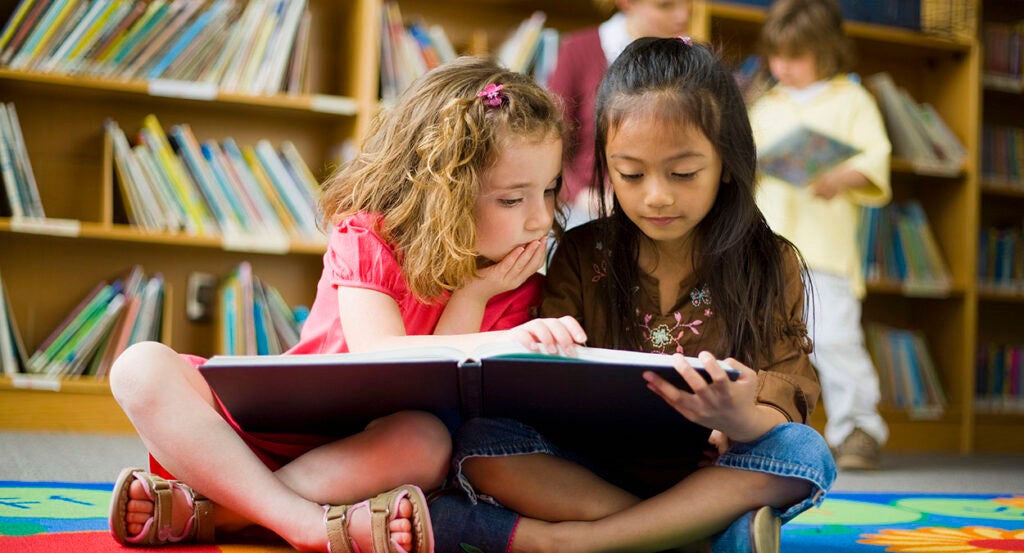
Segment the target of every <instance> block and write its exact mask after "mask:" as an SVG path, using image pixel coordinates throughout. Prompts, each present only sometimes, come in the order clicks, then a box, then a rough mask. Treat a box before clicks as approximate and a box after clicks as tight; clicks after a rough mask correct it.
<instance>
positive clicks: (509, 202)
mask: <svg viewBox="0 0 1024 553" xmlns="http://www.w3.org/2000/svg"><path fill="white" fill-rule="evenodd" d="M521 203H523V199H522V198H515V199H504V198H502V199H499V200H498V204H499V205H501V207H515V206H517V205H519V204H521Z"/></svg>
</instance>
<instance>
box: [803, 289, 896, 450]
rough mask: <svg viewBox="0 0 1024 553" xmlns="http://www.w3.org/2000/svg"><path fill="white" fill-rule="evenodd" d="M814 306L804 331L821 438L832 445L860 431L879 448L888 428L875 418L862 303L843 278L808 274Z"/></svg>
mask: <svg viewBox="0 0 1024 553" xmlns="http://www.w3.org/2000/svg"><path fill="white" fill-rule="evenodd" d="M811 282H812V285H813V288H812V290H813V294H814V296H813V304H814V305H813V308H812V309H809V310H808V313H807V329H808V331H809V332H810V335H811V339H812V340H814V353H812V354H811V363H813V364H814V367H815V368H816V369H817V370H818V378H819V379H820V380H821V396H822V402H823V403H824V406H825V414H826V415H827V418H828V421H827V422H826V424H825V440H826V441H828V443H829V445H831V446H833V447H836V446H838V445H839V444H841V443H843V440H845V439H846V437H847V436H849V435H850V433H851V432H853V429H854V428H860V429H861V430H863V431H865V432H867V433H868V434H869V435H870V436H871V437H872V438H874V439H875V440H877V441H878V443H879V444H884V443H885V441H886V440H887V439H888V437H889V427H888V426H886V424H885V421H884V420H882V417H881V415H879V414H878V400H879V396H880V395H881V393H880V392H879V389H878V373H877V372H876V371H875V366H874V364H873V363H872V362H871V357H870V356H869V355H868V351H867V349H866V348H865V347H864V331H863V330H862V329H861V326H860V313H861V303H860V300H858V299H857V297H856V296H854V294H853V292H852V290H851V289H850V282H849V280H848V279H846V278H845V277H841V276H838V275H834V274H831V273H823V272H820V271H811Z"/></svg>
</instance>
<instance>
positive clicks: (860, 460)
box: [836, 428, 882, 470]
mask: <svg viewBox="0 0 1024 553" xmlns="http://www.w3.org/2000/svg"><path fill="white" fill-rule="evenodd" d="M881 457H882V446H881V444H879V443H878V440H876V439H874V438H872V437H871V435H870V434H868V433H867V432H865V431H863V430H861V429H860V428H854V429H853V432H851V433H850V435H849V436H847V437H846V439H845V440H843V443H842V444H840V446H839V447H838V448H836V468H839V469H845V470H877V469H878V464H879V461H880V459H881Z"/></svg>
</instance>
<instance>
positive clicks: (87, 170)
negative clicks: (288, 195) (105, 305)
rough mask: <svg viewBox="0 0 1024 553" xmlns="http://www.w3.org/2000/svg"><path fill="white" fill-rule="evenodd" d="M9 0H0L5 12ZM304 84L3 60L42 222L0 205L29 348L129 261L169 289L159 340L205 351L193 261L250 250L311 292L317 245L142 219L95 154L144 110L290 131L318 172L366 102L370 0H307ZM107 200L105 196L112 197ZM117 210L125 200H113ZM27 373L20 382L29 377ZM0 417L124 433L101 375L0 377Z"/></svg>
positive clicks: (254, 134)
mask: <svg viewBox="0 0 1024 553" xmlns="http://www.w3.org/2000/svg"><path fill="white" fill-rule="evenodd" d="M17 4H18V2H16V1H0V19H3V20H4V21H6V20H7V19H8V18H9V16H10V15H11V14H12V13H13V11H14V9H15V8H16V6H17ZM308 5H309V7H310V10H311V11H312V18H311V19H312V22H311V29H310V50H311V54H310V58H309V62H308V72H309V78H308V82H309V89H308V91H306V92H303V93H301V94H274V95H263V96H257V95H246V94H237V93H225V92H223V91H220V90H217V89H216V88H211V87H209V86H200V85H190V84H187V83H185V84H183V83H175V82H164V81H142V80H114V79H103V78H97V77H82V76H68V75H56V74H43V73H34V72H31V71H21V70H12V69H7V68H2V69H0V100H3V101H6V102H13V103H14V104H15V106H16V108H17V110H18V115H19V119H20V121H21V128H22V131H23V134H24V137H25V143H26V146H27V149H28V153H29V157H30V159H31V162H32V168H33V171H34V173H35V178H36V181H37V183H38V187H39V192H40V196H41V198H42V203H43V206H44V209H45V210H46V214H47V216H48V217H49V218H50V219H47V220H45V221H26V220H17V219H10V218H0V243H2V244H3V246H2V247H0V269H2V274H3V277H4V281H5V284H6V286H7V288H8V292H9V295H10V299H11V303H12V307H13V310H14V312H15V317H16V319H17V322H18V325H19V328H18V330H19V332H20V334H21V336H22V338H23V339H24V341H25V346H26V348H27V349H28V351H29V353H31V352H32V351H35V349H36V348H37V347H38V346H39V344H40V343H41V342H42V341H43V340H44V339H45V338H46V337H47V336H48V335H49V333H50V332H51V331H52V329H53V328H55V327H56V325H57V324H58V323H60V321H61V320H62V319H63V318H64V316H65V315H66V314H67V313H68V312H69V311H70V310H71V309H72V308H74V306H75V305H76V304H77V302H78V301H79V300H80V299H81V298H82V297H83V296H84V295H85V294H86V293H87V292H88V291H89V289H90V288H92V286H93V285H94V284H95V283H96V282H99V281H100V280H104V279H109V278H112V277H114V276H115V275H116V274H117V273H118V272H120V271H122V270H124V269H126V268H127V267H129V266H130V265H133V264H139V265H142V266H143V268H144V269H145V271H146V272H147V274H153V273H156V272H159V273H161V274H162V275H163V276H164V278H165V279H166V282H167V284H168V287H169V288H172V289H174V290H176V291H177V294H176V295H174V296H173V297H171V298H170V301H169V303H168V309H167V313H166V315H165V321H164V325H165V327H166V328H168V329H170V332H168V334H167V335H166V337H165V339H164V341H165V342H167V343H168V344H169V345H171V346H172V347H173V348H175V349H176V350H178V351H182V352H190V353H196V354H199V355H212V354H213V353H215V349H214V348H215V340H214V325H213V324H212V323H193V322H190V321H189V320H188V319H187V317H186V315H185V308H184V305H185V291H186V289H187V280H188V277H189V275H190V274H191V273H193V272H196V271H199V272H206V273H212V274H216V275H225V274H227V273H228V272H230V271H231V270H232V269H233V268H234V267H235V266H236V265H237V264H238V263H240V262H242V261H249V262H251V263H252V266H253V270H254V272H255V274H256V275H257V276H259V277H260V278H261V279H262V280H264V281H265V282H266V283H268V284H270V285H272V286H274V287H275V288H277V289H278V290H279V291H280V292H281V294H282V295H283V296H284V298H285V300H286V301H288V302H289V303H290V304H292V305H307V306H308V305H311V303H312V301H313V296H314V293H315V290H316V283H317V280H318V279H319V276H320V272H321V268H322V262H321V256H322V255H323V251H324V245H323V243H320V242H294V241H293V242H291V243H290V244H288V245H287V247H286V248H284V249H280V248H279V249H278V250H279V251H266V249H265V248H264V247H262V246H261V244H260V242H259V240H258V239H254V240H252V241H251V242H248V243H238V242H237V241H235V242H228V241H225V240H224V239H223V238H221V237H217V236H189V235H186V234H178V233H167V232H162V233H152V232H143V231H142V230H140V229H139V228H137V227H134V226H130V225H128V224H126V222H125V221H124V220H123V218H122V217H119V216H118V212H119V211H118V209H117V206H116V205H115V206H114V209H111V205H110V203H111V201H112V200H111V198H116V197H118V193H117V192H116V188H117V186H116V184H115V183H114V181H113V177H112V172H111V171H110V169H109V159H108V158H107V157H105V154H104V130H103V122H104V120H105V119H107V118H112V119H114V120H116V121H117V122H118V124H119V125H120V126H121V127H122V128H123V129H125V131H126V132H127V133H129V135H131V134H132V133H134V132H135V131H136V130H138V129H139V128H140V127H141V126H142V120H143V118H144V117H145V116H146V115H147V114H150V113H152V114H155V115H156V116H157V117H158V118H159V120H160V122H161V124H162V125H163V126H164V127H165V128H168V127H169V126H170V125H173V124H178V123H187V124H189V125H190V126H191V127H192V129H193V131H194V132H195V134H196V136H197V138H198V139H200V140H205V139H215V140H221V139H224V138H228V137H231V138H234V139H235V140H236V141H237V142H238V143H239V144H240V145H253V144H255V143H256V142H257V141H258V140H260V139H267V140H269V141H270V142H271V143H272V144H274V145H275V146H278V145H279V144H280V143H281V142H283V141H285V140H288V141H291V142H292V143H294V144H295V146H296V148H297V149H298V151H299V153H300V154H301V155H302V157H303V159H304V160H305V161H306V163H307V164H308V165H309V167H310V169H311V170H312V171H313V172H314V173H315V175H316V176H317V178H323V177H324V176H326V175H327V174H328V173H329V172H330V171H331V170H332V168H333V167H335V166H336V163H337V160H338V156H339V154H338V152H339V147H340V146H341V144H342V143H343V141H345V140H355V139H357V137H358V136H359V135H360V133H361V132H362V131H363V129H364V128H365V127H367V126H368V125H369V121H370V118H371V117H372V116H373V114H374V113H375V111H376V109H377V103H378V102H377V98H376V94H377V90H376V89H377V85H376V79H377V68H376V57H375V55H374V54H375V53H376V44H377V41H378V40H379V38H378V36H377V34H376V32H377V29H378V24H377V21H378V17H379V8H380V5H379V2H377V1H362V0H360V1H354V2H335V1H334V0H310V1H309V2H308ZM116 201H117V200H114V202H115V203H116ZM122 211H123V210H122ZM26 386H28V387H26ZM0 428H2V429H44V430H72V431H98V432H130V431H131V426H130V425H129V424H128V422H127V420H126V419H125V418H124V415H123V414H121V411H120V409H119V408H118V407H117V405H116V404H115V403H114V401H113V398H112V397H111V396H110V392H109V386H108V385H107V383H106V382H105V381H96V380H89V379H85V378H82V379H77V380H71V379H67V380H63V381H59V382H58V383H57V385H50V384H47V385H40V383H39V382H31V381H27V380H24V379H14V380H11V379H9V378H7V379H0Z"/></svg>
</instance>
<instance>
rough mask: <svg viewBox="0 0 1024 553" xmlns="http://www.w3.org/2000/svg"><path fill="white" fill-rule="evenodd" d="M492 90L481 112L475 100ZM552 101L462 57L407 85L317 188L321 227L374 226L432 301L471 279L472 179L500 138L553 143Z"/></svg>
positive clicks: (492, 157)
mask: <svg viewBox="0 0 1024 553" xmlns="http://www.w3.org/2000/svg"><path fill="white" fill-rule="evenodd" d="M489 84H500V85H502V89H501V93H500V94H501V96H502V101H501V104H500V105H498V106H493V107H492V106H489V105H488V104H487V103H486V102H485V100H486V99H487V98H486V97H479V96H478V93H480V92H481V91H483V90H484V88H485V87H487V85H489ZM561 113H562V112H561V110H560V109H559V106H558V105H557V104H556V102H555V99H554V98H553V97H552V96H551V95H549V94H548V93H547V92H545V91H544V90H543V89H542V88H541V87H540V86H538V85H537V84H536V83H535V82H534V81H533V80H532V79H531V78H530V77H527V76H525V75H522V74H519V73H514V72H512V71H509V70H507V69H504V68H502V67H500V66H498V65H497V64H496V63H494V62H492V61H490V60H487V59H484V58H476V57H462V58H459V59H457V60H455V61H453V62H450V63H448V64H445V65H443V66H441V67H438V68H436V69H434V70H433V71H430V72H429V73H427V74H426V75H424V76H423V77H421V78H420V79H419V80H417V81H416V82H415V83H413V84H412V85H411V86H410V87H409V89H408V90H406V92H405V93H404V94H402V96H401V98H399V100H398V101H397V102H396V103H395V105H394V106H393V107H391V108H389V109H387V110H385V111H383V112H381V114H379V115H378V116H377V117H376V118H375V119H374V121H373V124H372V125H371V127H370V131H369V134H368V137H367V138H366V140H365V141H364V143H363V144H362V148H361V151H360V153H359V155H357V156H356V158H355V159H354V160H352V162H350V163H348V164H346V165H344V166H342V167H340V168H338V169H337V170H336V171H335V172H334V173H333V174H332V175H331V176H330V177H328V179H327V180H326V181H325V182H324V187H323V194H322V195H321V198H320V208H321V211H322V212H323V213H324V221H325V223H324V224H327V225H335V224H337V223H339V222H340V221H342V220H343V219H345V218H346V217H348V216H350V215H353V214H355V213H357V212H361V211H365V212H370V213H376V214H380V215H381V216H382V217H383V224H382V228H380V229H378V230H379V232H380V233H381V235H382V237H383V238H384V239H385V240H387V241H389V242H391V243H393V244H394V245H395V246H396V249H397V255H398V258H399V262H400V263H401V265H402V271H403V273H404V276H405V279H406V281H407V282H408V285H409V289H410V290H412V292H413V293H414V294H416V296H417V297H419V298H421V299H435V298H438V297H439V296H440V295H441V294H442V293H443V292H444V291H453V290H456V289H458V288H459V287H461V286H462V285H464V284H465V283H466V282H467V281H468V280H469V279H470V278H472V277H474V276H475V275H476V269H477V251H476V221H475V220H474V218H473V206H474V204H475V202H476V199H477V195H478V194H479V192H480V186H481V182H480V179H481V176H482V174H483V172H484V170H485V169H486V168H487V167H489V166H490V165H491V164H493V163H494V162H495V161H496V160H497V157H498V155H499V153H500V151H501V148H502V147H503V146H504V145H505V144H506V143H507V142H508V139H509V138H510V137H523V138H527V139H530V140H545V139H549V138H552V137H557V138H561V137H562V115H561Z"/></svg>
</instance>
